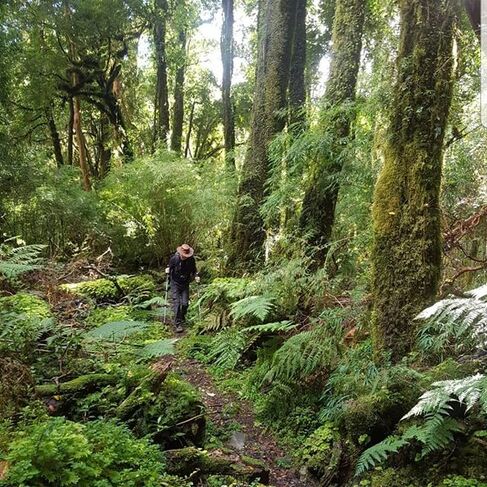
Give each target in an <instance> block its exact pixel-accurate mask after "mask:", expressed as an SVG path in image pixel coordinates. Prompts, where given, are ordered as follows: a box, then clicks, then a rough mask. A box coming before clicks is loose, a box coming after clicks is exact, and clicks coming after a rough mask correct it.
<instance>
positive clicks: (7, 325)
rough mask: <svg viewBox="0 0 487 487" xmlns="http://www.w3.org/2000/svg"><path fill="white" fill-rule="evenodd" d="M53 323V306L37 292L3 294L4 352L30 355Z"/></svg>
mask: <svg viewBox="0 0 487 487" xmlns="http://www.w3.org/2000/svg"><path fill="white" fill-rule="evenodd" d="M53 326H54V321H53V319H52V318H51V313H50V311H49V306H48V305H47V303H46V302H45V301H43V300H42V299H40V298H38V297H37V296H33V295H31V294H23V293H19V294H15V295H13V296H8V297H4V298H0V350H1V351H2V352H3V353H14V354H18V355H20V356H21V357H23V358H29V355H30V354H31V353H32V351H33V348H34V346H35V344H36V342H37V341H38V340H39V339H40V338H41V336H42V335H43V334H44V333H46V332H47V331H50V330H51V329H52V328H53ZM30 358H31V357H30Z"/></svg>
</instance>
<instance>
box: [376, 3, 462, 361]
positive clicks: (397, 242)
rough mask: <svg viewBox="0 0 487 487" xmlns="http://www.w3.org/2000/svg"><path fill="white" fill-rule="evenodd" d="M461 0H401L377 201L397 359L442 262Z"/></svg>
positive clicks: (386, 336)
mask: <svg viewBox="0 0 487 487" xmlns="http://www.w3.org/2000/svg"><path fill="white" fill-rule="evenodd" d="M454 1H455V0H401V38H400V46H399V53H398V63H397V65H398V78H397V82H396V86H395V88H394V100H393V103H392V107H393V112H392V114H391V123H390V127H389V129H388V136H387V140H386V142H385V150H384V166H383V168H382V171H381V173H380V176H379V179H378V181H377V185H376V188H375V195H374V205H373V222H374V237H375V243H374V249H373V267H374V274H373V294H374V338H375V344H376V346H377V347H378V348H379V349H382V348H386V349H390V350H391V351H392V356H393V358H394V359H399V358H400V357H401V356H402V355H403V354H404V353H407V352H408V351H409V350H410V348H411V345H412V343H413V340H414V336H415V329H414V326H413V325H412V318H413V317H414V316H415V314H416V313H417V312H419V311H420V310H421V309H422V308H424V307H425V306H427V305H429V304H431V301H433V300H434V298H435V296H436V293H437V289H438V282H439V279H440V269H441V238H440V209H439V193H440V181H441V164H442V150H443V139H444V134H445V127H446V124H447V119H448V112H449V107H450V101H451V96H452V79H453V75H452V70H453V56H452V46H453V28H454V13H453V4H454Z"/></svg>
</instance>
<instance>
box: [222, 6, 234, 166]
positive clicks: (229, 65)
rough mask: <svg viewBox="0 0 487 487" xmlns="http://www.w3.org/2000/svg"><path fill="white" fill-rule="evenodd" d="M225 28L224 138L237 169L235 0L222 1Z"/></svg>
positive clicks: (227, 154)
mask: <svg viewBox="0 0 487 487" xmlns="http://www.w3.org/2000/svg"><path fill="white" fill-rule="evenodd" d="M222 8H223V26H222V34H221V44H220V49H221V56H222V64H223V77H222V106H223V108H222V109H223V138H224V142H225V158H226V162H227V165H228V167H230V168H233V169H234V168H235V157H234V155H233V150H234V149H235V120H234V115H233V101H232V94H231V89H232V75H233V50H234V49H233V0H222Z"/></svg>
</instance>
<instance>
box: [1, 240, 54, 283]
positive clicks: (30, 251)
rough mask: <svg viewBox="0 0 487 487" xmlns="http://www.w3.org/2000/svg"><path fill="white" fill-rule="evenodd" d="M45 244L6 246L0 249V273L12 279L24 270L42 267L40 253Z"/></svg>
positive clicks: (28, 270) (24, 271) (23, 272)
mask: <svg viewBox="0 0 487 487" xmlns="http://www.w3.org/2000/svg"><path fill="white" fill-rule="evenodd" d="M45 248H46V246H45V245H36V244H34V245H24V246H22V247H16V248H7V249H6V250H5V249H2V250H1V251H0V274H2V275H3V276H4V277H6V278H7V279H13V278H15V277H18V276H20V275H22V274H25V273H26V272H30V271H33V270H36V269H40V268H41V267H42V265H41V264H42V258H41V257H40V254H41V253H42V252H43V250H44V249H45Z"/></svg>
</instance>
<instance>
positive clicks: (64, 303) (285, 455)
mask: <svg viewBox="0 0 487 487" xmlns="http://www.w3.org/2000/svg"><path fill="white" fill-rule="evenodd" d="M60 274H61V272H60V271H59V269H57V270H56V271H54V270H52V269H51V271H47V272H46V271H44V272H42V273H40V275H39V274H38V275H37V276H36V279H35V281H34V282H35V285H34V286H33V287H34V288H35V289H36V290H37V293H38V294H39V295H41V296H43V297H45V298H46V299H47V300H48V301H49V303H50V304H51V309H52V310H53V311H54V314H55V315H56V316H57V318H58V319H59V320H60V322H62V323H63V324H64V325H65V326H69V327H71V326H74V327H78V326H80V325H81V320H80V319H79V316H80V315H81V316H83V315H86V314H87V312H88V311H89V310H90V308H91V307H90V306H89V305H87V303H85V302H84V301H83V300H80V299H78V298H76V297H75V296H74V295H72V294H69V293H66V292H60V291H59V282H60V281H63V280H64V279H63V278H64V277H65V276H62V277H60ZM69 274H71V272H70V273H69ZM74 274H75V276H72V275H70V277H71V279H70V280H82V279H86V278H87V277H88V276H86V275H85V273H84V272H79V269H76V272H74ZM94 277H95V276H94V275H90V276H89V278H94ZM76 278H77V279H76ZM168 318H169V317H168ZM167 325H168V328H169V329H172V327H171V326H170V325H169V324H167ZM174 337H175V338H178V339H179V341H180V343H182V342H184V340H185V338H187V334H186V333H184V334H182V335H181V334H180V335H178V336H177V337H176V336H175V335H174ZM180 348H181V347H176V350H177V351H176V355H174V356H172V357H171V358H169V357H167V358H168V359H169V360H170V361H171V362H172V367H171V368H172V370H173V371H174V372H176V373H178V374H179V375H180V376H181V378H182V379H184V380H185V381H187V382H189V383H190V384H192V385H193V386H194V387H195V388H196V389H197V390H198V391H199V393H200V395H201V401H202V402H203V404H204V406H205V416H206V422H207V425H209V430H210V431H209V434H208V435H207V436H209V437H211V434H216V436H219V437H224V438H225V441H224V450H225V453H226V454H229V455H230V456H234V458H235V461H236V463H237V462H238V461H239V458H241V457H242V456H245V457H250V458H255V459H257V460H260V461H262V462H263V463H264V464H265V465H266V467H267V468H268V469H269V471H270V483H269V484H270V485H271V486H272V487H313V486H314V485H315V484H314V482H312V481H311V480H310V479H303V478H301V475H300V473H299V472H298V471H296V470H295V469H293V468H292V467H291V458H292V454H291V452H289V451H286V450H285V449H284V447H283V446H281V445H279V443H278V441H277V439H276V437H275V435H274V434H273V433H272V432H271V431H269V430H267V429H265V428H264V427H263V426H261V425H259V424H258V421H257V419H256V416H255V412H254V410H253V408H252V405H251V403H250V402H249V401H247V400H244V399H243V398H241V397H239V396H238V394H237V393H235V392H229V391H227V390H223V389H222V388H221V387H220V386H219V385H218V384H217V383H216V381H214V380H213V379H212V377H211V375H210V373H209V371H208V368H207V366H206V365H205V364H204V363H202V362H200V361H198V360H196V359H194V358H188V357H187V356H186V355H185V354H184V352H182V351H181V350H180ZM210 442H211V439H210ZM207 448H208V449H211V448H212V445H211V444H209V445H208V447H207Z"/></svg>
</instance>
